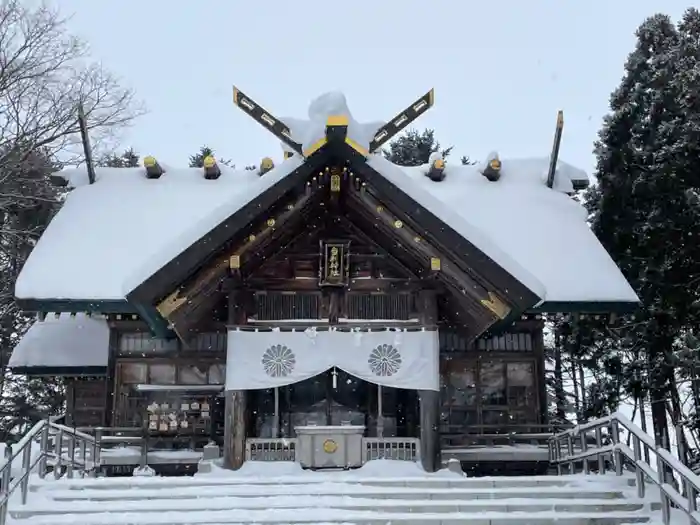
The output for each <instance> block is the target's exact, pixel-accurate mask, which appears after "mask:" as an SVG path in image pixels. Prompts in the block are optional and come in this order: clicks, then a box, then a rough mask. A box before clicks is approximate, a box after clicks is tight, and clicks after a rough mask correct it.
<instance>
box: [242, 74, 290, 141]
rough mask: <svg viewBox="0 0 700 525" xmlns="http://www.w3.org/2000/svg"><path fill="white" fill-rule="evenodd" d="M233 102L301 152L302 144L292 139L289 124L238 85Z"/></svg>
mask: <svg viewBox="0 0 700 525" xmlns="http://www.w3.org/2000/svg"><path fill="white" fill-rule="evenodd" d="M233 103H234V104H235V105H236V106H238V107H239V108H241V109H242V110H243V112H244V113H246V114H247V115H249V116H250V117H251V118H252V119H253V120H255V121H256V122H258V123H259V124H260V125H262V126H263V127H264V128H265V129H267V130H268V131H269V132H270V133H272V134H273V135H274V136H275V137H277V138H278V139H279V140H281V141H282V142H284V143H285V144H286V145H287V146H288V147H289V148H290V149H292V151H295V152H296V153H299V154H301V144H299V143H298V142H296V141H295V140H294V139H292V133H291V131H290V130H289V126H287V125H286V124H285V123H284V122H282V121H281V120H280V119H278V118H277V117H275V116H274V115H272V114H271V113H270V112H269V111H267V110H266V109H265V108H263V107H262V106H260V105H259V104H258V103H256V102H255V101H254V100H253V99H252V98H250V97H249V96H247V95H245V94H244V93H243V92H242V91H241V90H240V89H238V88H237V87H236V86H234V87H233Z"/></svg>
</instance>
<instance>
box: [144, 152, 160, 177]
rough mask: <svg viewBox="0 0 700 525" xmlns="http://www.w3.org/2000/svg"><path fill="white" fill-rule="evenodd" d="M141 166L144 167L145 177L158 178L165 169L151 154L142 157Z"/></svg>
mask: <svg viewBox="0 0 700 525" xmlns="http://www.w3.org/2000/svg"><path fill="white" fill-rule="evenodd" d="M143 167H144V168H146V178H149V179H159V178H160V176H161V175H163V173H165V170H164V169H163V168H162V167H161V165H160V164H158V161H157V160H156V158H155V157H154V156H153V155H148V156H146V157H144V158H143Z"/></svg>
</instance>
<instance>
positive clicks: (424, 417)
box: [418, 290, 441, 472]
mask: <svg viewBox="0 0 700 525" xmlns="http://www.w3.org/2000/svg"><path fill="white" fill-rule="evenodd" d="M418 308H419V311H420V315H421V320H422V322H423V325H424V326H426V327H431V328H435V325H437V321H438V308H437V296H436V293H435V291H434V290H421V291H420V292H419V294H418ZM438 359H439V356H438ZM438 368H439V367H438ZM418 398H419V400H420V447H421V451H420V452H421V462H422V463H423V468H424V469H425V470H426V471H427V472H436V471H437V470H439V469H440V464H441V461H440V427H439V423H440V392H436V391H433V390H420V391H419V392H418Z"/></svg>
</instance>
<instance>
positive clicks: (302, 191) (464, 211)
mask: <svg viewBox="0 0 700 525" xmlns="http://www.w3.org/2000/svg"><path fill="white" fill-rule="evenodd" d="M234 102H235V104H236V105H237V106H238V107H239V108H240V109H241V110H243V111H244V112H245V113H246V114H248V115H249V116H250V117H252V118H254V119H255V120H257V121H258V122H259V123H260V124H261V125H262V126H263V127H265V128H266V129H267V130H268V131H269V132H271V133H273V134H274V135H275V136H276V137H277V138H278V139H279V140H280V141H281V142H282V145H283V148H284V151H285V153H284V159H283V160H281V161H280V162H278V163H274V162H273V161H272V160H271V159H269V158H266V159H264V160H263V161H262V162H261V163H260V166H259V167H258V168H257V169H255V170H235V169H232V168H230V167H228V166H226V165H223V164H221V163H219V162H217V161H216V159H214V158H212V157H208V158H206V159H205V160H204V166H203V167H202V168H184V169H183V168H175V167H170V166H168V165H167V164H166V163H165V162H162V160H161V159H156V158H154V157H146V158H145V159H144V162H143V164H144V165H143V167H138V168H99V167H98V168H95V169H94V170H87V169H84V168H82V169H73V170H64V171H61V172H59V173H57V174H56V175H55V177H54V180H55V181H56V182H57V183H58V184H61V185H64V186H65V188H66V190H67V197H66V199H65V202H64V204H63V206H62V207H61V209H60V211H59V212H58V213H57V215H56V216H55V217H54V218H53V220H52V221H51V223H50V224H49V226H48V227H47V228H46V231H45V232H44V234H43V235H42V236H41V238H40V239H39V241H38V243H37V244H36V247H35V248H34V250H33V251H32V253H31V255H30V256H29V259H28V260H27V262H26V264H25V266H24V268H23V269H22V271H21V274H20V276H19V278H18V280H17V283H16V291H15V293H16V298H17V302H18V304H19V305H20V307H21V308H22V309H23V310H25V311H27V312H33V313H36V321H35V322H34V323H33V325H32V326H31V327H30V328H29V330H28V331H27V333H26V334H25V335H24V337H23V338H22V339H21V341H20V342H19V343H18V344H17V346H16V348H15V350H14V353H13V354H12V357H11V360H10V367H11V368H12V370H13V372H15V373H19V374H26V375H30V376H62V377H64V378H65V381H66V388H67V407H66V415H65V423H66V424H68V425H71V426H75V427H80V428H83V429H84V431H86V432H91V431H94V430H95V429H96V428H97V427H104V428H103V429H102V430H100V432H109V431H110V430H109V429H113V430H114V429H119V428H121V429H135V435H143V434H145V435H147V436H148V439H149V440H150V441H149V442H148V443H149V445H148V446H149V450H151V451H153V450H175V449H179V450H191V451H194V452H196V451H198V450H201V449H202V447H204V446H205V445H206V444H207V443H214V444H216V445H218V447H219V448H220V450H221V453H222V455H223V457H224V464H225V465H226V466H227V467H229V468H238V467H240V466H241V465H242V463H243V462H244V461H246V460H253V459H257V460H298V461H301V462H302V463H303V464H304V465H305V466H307V465H310V466H312V467H323V466H335V467H338V466H340V467H352V466H356V464H355V463H353V462H352V461H350V460H348V459H347V458H348V457H351V456H352V457H355V456H354V455H357V454H360V456H361V457H362V459H361V460H358V461H364V460H366V459H367V458H369V457H372V458H376V457H395V456H396V455H397V454H399V452H400V454H402V455H403V456H402V458H403V459H406V458H408V459H412V460H416V461H418V460H420V461H421V462H422V463H423V465H424V467H425V468H426V469H427V470H436V469H437V468H439V466H440V464H441V462H444V461H445V458H447V457H457V458H458V459H460V460H462V461H466V462H469V461H474V462H476V463H479V462H481V461H487V460H488V459H489V457H487V456H482V455H480V454H487V453H488V451H487V450H486V448H487V447H484V446H483V445H484V443H485V442H489V441H488V440H486V441H484V440H482V441H483V442H480V440H479V436H494V435H495V436H499V435H504V436H505V435H507V436H512V435H514V434H519V433H520V434H522V435H535V434H542V433H546V432H548V431H549V432H551V429H550V430H547V429H548V421H547V416H546V414H547V398H546V392H545V357H544V336H543V326H544V321H543V315H544V314H551V313H556V314H562V315H568V316H572V318H578V317H580V316H586V315H591V316H601V315H608V314H610V313H624V312H629V311H631V310H633V309H635V308H636V307H637V305H638V298H637V296H636V295H635V293H634V292H633V290H632V289H631V287H630V286H629V284H628V283H627V282H626V280H625V279H624V277H623V276H622V274H621V273H620V271H619V269H618V268H617V267H616V265H615V263H614V262H613V261H612V260H611V259H610V257H609V255H608V254H607V253H606V251H605V249H604V248H603V247H602V246H601V244H600V243H599V242H598V240H597V239H596V237H595V236H594V234H593V233H592V232H591V230H590V229H589V227H588V224H587V215H586V211H585V209H584V208H583V207H582V206H581V205H580V204H579V203H578V202H577V201H576V200H574V199H573V198H572V196H574V195H575V194H576V192H577V191H580V190H582V189H584V188H585V187H586V186H587V185H588V176H587V175H586V174H585V173H584V172H582V171H581V170H579V169H576V168H574V167H573V166H570V165H568V164H566V163H565V162H563V161H560V160H559V159H558V151H559V143H560V140H561V133H562V124H563V122H562V120H561V116H560V118H559V120H558V123H557V128H556V133H555V141H554V148H553V151H552V154H551V155H550V156H549V157H542V158H532V159H509V158H508V157H507V156H504V157H503V158H502V157H501V156H500V155H499V154H498V153H493V154H491V155H489V156H488V158H486V159H485V161H484V162H483V163H482V164H481V165H475V166H463V165H461V164H460V163H459V161H458V160H456V159H455V160H454V161H453V160H452V159H451V158H450V159H448V160H446V159H444V158H442V157H441V156H440V154H433V155H432V156H431V158H430V162H429V163H428V164H426V165H423V166H417V167H400V166H397V165H394V164H392V163H391V162H389V161H388V160H387V159H386V158H385V157H384V156H383V155H382V153H381V150H382V147H383V146H385V145H386V144H387V142H388V141H389V140H390V139H391V138H393V137H395V136H396V135H397V133H399V132H400V131H401V130H402V129H404V128H405V127H406V126H407V125H409V124H411V123H412V122H414V121H415V119H416V118H418V117H419V116H420V115H421V114H423V113H424V112H425V111H427V110H428V109H429V108H430V107H432V105H433V92H432V91H431V92H429V93H427V94H426V95H424V96H423V97H421V98H420V99H418V100H417V101H416V102H414V103H413V104H412V105H411V106H409V107H408V108H407V109H406V110H405V111H403V112H401V113H399V114H398V115H397V116H396V117H395V118H394V119H392V120H391V121H389V122H388V123H387V124H384V123H370V124H363V123H359V122H357V121H356V120H355V119H354V118H353V117H352V115H351V113H350V111H349V110H348V106H347V104H346V101H345V97H344V96H343V95H341V94H338V93H330V94H326V95H323V96H321V97H319V98H317V99H316V100H314V101H313V102H312V104H311V105H310V108H309V112H308V118H307V119H305V120H302V119H291V118H277V117H275V116H273V114H272V113H270V112H268V111H267V110H265V109H263V108H262V107H261V106H259V105H258V104H257V103H256V102H255V101H254V100H253V99H251V98H250V97H248V96H247V95H245V94H244V93H242V92H241V91H239V90H238V89H235V88H234ZM543 146H546V145H543ZM547 147H548V146H547ZM88 171H90V172H92V174H91V175H90V176H88ZM114 434H115V435H117V433H116V431H114ZM302 435H303V436H307V437H308V436H311V438H309V439H312V438H313V439H316V438H314V436H316V437H318V439H321V441H314V443H315V445H313V447H316V448H314V449H309V450H307V449H304V447H305V446H306V445H304V444H303V443H302V441H300V439H301V438H302ZM319 436H320V437H319ZM313 439H312V441H313ZM479 443H481V445H480V446H476V445H479ZM319 447H320V449H319ZM339 447H340V448H341V449H342V448H343V447H344V452H343V453H344V454H345V456H344V457H345V459H344V460H341V459H338V456H337V455H338V453H339ZM302 449H303V450H302ZM397 451H399V452H397ZM324 454H327V455H328V457H326V456H324ZM311 456H313V458H312V459H309V458H310V457H311ZM358 457H359V456H358ZM507 459H508V458H504V459H503V460H504V461H506V460H507ZM510 459H513V458H510ZM515 459H518V458H515ZM531 459H532V458H531ZM545 459H546V454H545ZM518 460H522V461H527V458H525V457H523V458H519V459H518ZM343 461H344V462H345V463H343ZM533 461H535V460H534V459H533Z"/></svg>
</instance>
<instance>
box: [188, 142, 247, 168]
mask: <svg viewBox="0 0 700 525" xmlns="http://www.w3.org/2000/svg"><path fill="white" fill-rule="evenodd" d="M207 157H214V158H216V155H215V154H214V150H213V149H211V148H210V147H209V146H202V147H201V148H199V151H198V152H197V153H195V154H194V155H190V164H189V165H190V168H201V167H203V166H204V159H205V158H207ZM216 162H218V163H219V164H224V165H226V166H228V167H230V168H235V167H236V166H235V165H234V164H233V163H232V162H231V160H230V159H219V158H216Z"/></svg>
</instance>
